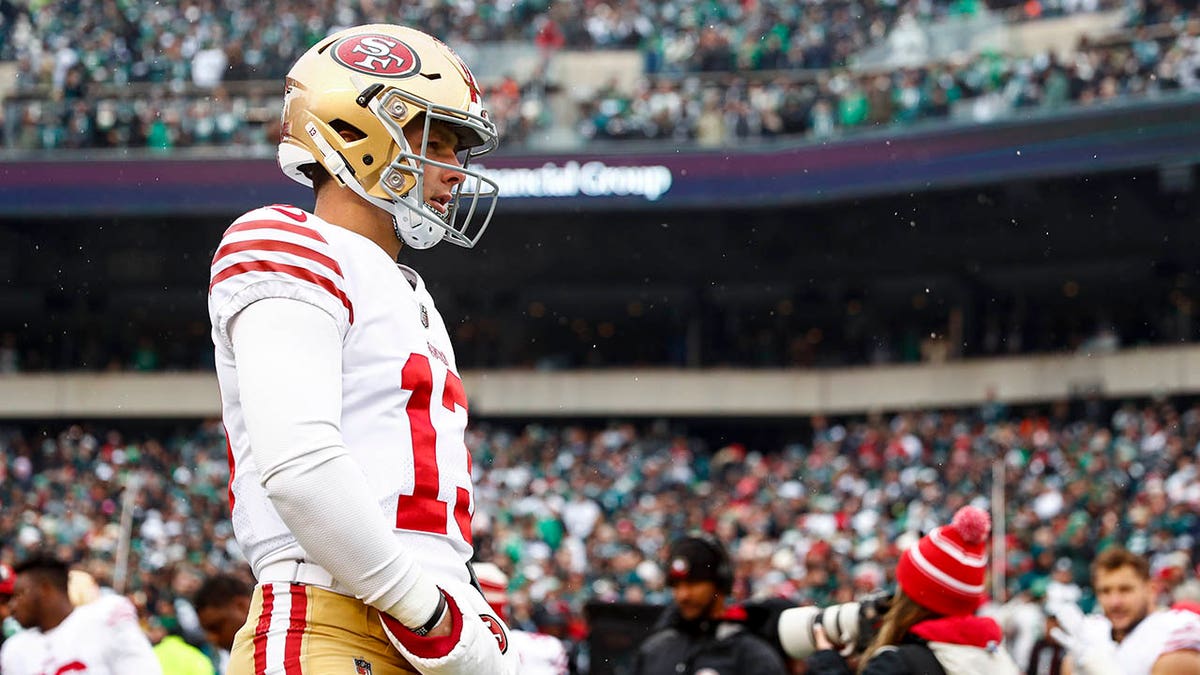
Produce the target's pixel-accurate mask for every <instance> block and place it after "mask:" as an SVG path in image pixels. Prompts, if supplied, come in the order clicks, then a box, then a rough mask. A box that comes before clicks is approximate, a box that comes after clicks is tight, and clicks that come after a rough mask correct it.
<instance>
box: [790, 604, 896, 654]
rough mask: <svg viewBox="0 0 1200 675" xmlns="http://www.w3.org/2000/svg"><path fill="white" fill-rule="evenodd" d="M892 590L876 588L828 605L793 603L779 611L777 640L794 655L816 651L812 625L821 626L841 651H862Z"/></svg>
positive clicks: (867, 643)
mask: <svg viewBox="0 0 1200 675" xmlns="http://www.w3.org/2000/svg"><path fill="white" fill-rule="evenodd" d="M891 602H892V594H891V593H890V592H887V591H878V592H876V593H872V594H870V595H867V596H865V597H863V598H861V599H859V600H857V601H855V602H844V603H842V604H840V605H830V606H828V607H813V606H809V607H793V608H791V609H786V610H784V611H783V613H782V614H780V615H779V643H780V645H781V646H782V647H783V650H784V651H785V652H787V654H788V656H790V657H792V658H793V659H803V658H807V657H808V656H809V655H810V654H812V653H813V652H815V651H817V645H816V641H817V637H816V632H815V631H814V629H815V628H816V627H817V626H821V627H822V628H824V629H825V636H826V637H827V638H829V641H830V642H832V643H833V645H834V648H835V649H837V650H838V651H840V652H842V653H844V654H853V653H857V652H862V651H863V650H864V649H866V648H867V646H868V645H870V644H871V640H873V639H875V634H876V633H878V632H879V626H880V624H881V623H882V622H883V615H884V614H887V611H888V607H890V606H891Z"/></svg>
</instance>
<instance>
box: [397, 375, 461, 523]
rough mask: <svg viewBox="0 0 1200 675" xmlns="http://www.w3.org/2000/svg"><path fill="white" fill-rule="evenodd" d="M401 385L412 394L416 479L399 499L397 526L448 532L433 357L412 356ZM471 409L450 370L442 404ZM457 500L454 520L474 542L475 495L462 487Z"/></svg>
mask: <svg viewBox="0 0 1200 675" xmlns="http://www.w3.org/2000/svg"><path fill="white" fill-rule="evenodd" d="M400 386H401V387H403V388H404V389H407V390H408V391H410V392H412V394H411V395H410V396H409V397H408V405H407V407H406V408H405V411H406V412H407V413H408V424H409V427H410V428H411V429H412V450H413V480H414V487H413V493H412V494H411V495H400V497H399V499H398V500H397V502H396V527H397V528H398V529H401V530H413V531H416V532H429V533H432V534H446V522H447V518H446V511H447V509H448V508H449V504H447V503H446V502H444V501H442V500H441V499H440V498H439V488H440V485H441V482H440V481H441V479H440V476H439V473H438V459H437V429H435V428H434V427H433V421H432V420H431V419H430V414H429V406H430V403H431V401H430V399H431V398H432V397H433V371H432V370H430V368H429V358H428V357H426V356H425V355H423V354H413V355H412V356H409V357H408V363H405V364H404V371H403V372H402V373H401V381H400ZM456 406H457V407H460V408H462V409H463V410H466V409H467V393H466V391H465V390H464V389H463V384H462V380H461V379H459V377H458V375H455V374H454V373H452V372H450V371H446V383H445V385H444V386H443V387H442V407H444V408H445V409H446V410H449V411H451V412H453V411H454V410H455V407H456ZM470 472H471V455H470V454H469V453H468V454H467V473H468V474H470ZM456 490H457V491H458V493H457V499H455V501H454V520H455V522H457V523H458V529H459V532H460V533H461V534H462V537H463V539H464V540H466V542H467V543H468V544H470V543H471V511H470V506H471V505H470V501H471V495H470V492H469V491H468V490H467V489H466V488H462V487H458V488H456Z"/></svg>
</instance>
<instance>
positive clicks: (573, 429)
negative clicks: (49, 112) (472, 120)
mask: <svg viewBox="0 0 1200 675" xmlns="http://www.w3.org/2000/svg"><path fill="white" fill-rule="evenodd" d="M805 427H806V431H805V432H803V433H799V432H793V433H791V434H787V433H778V434H771V435H763V436H762V437H761V440H758V441H753V442H740V441H739V440H738V439H735V438H729V437H727V436H726V435H725V434H723V433H718V432H715V431H712V430H703V429H697V430H694V431H689V429H688V428H687V426H686V425H683V424H680V423H669V422H665V421H660V422H652V423H633V422H627V423H616V422H614V423H611V424H608V425H588V424H541V423H539V424H528V425H524V426H520V425H515V426H502V425H493V424H487V423H482V424H477V425H475V426H473V427H472V428H471V429H470V431H469V435H468V442H469V444H470V446H471V449H472V452H473V455H474V457H475V467H476V469H475V471H476V477H477V488H476V504H477V507H476V517H475V528H476V532H475V537H476V546H477V551H478V553H477V556H478V558H479V559H483V560H492V561H494V562H496V563H497V564H499V565H500V566H501V568H502V569H504V570H505V571H506V572H507V573H508V574H509V576H510V591H511V598H512V615H513V616H512V619H513V623H514V625H515V627H519V628H524V629H530V630H534V629H536V630H540V631H544V632H548V633H552V634H556V635H560V636H562V637H564V638H566V639H567V640H568V641H570V642H571V643H572V644H574V645H575V646H576V648H577V649H578V648H579V647H580V646H581V645H582V644H583V641H584V640H585V638H586V636H587V633H588V624H587V621H586V614H585V606H586V605H587V603H589V602H601V603H609V602H633V603H643V602H648V603H664V602H667V601H668V600H669V589H666V588H665V586H664V577H663V572H662V559H661V556H662V555H663V552H664V551H665V549H666V544H667V543H668V542H669V541H670V540H671V539H673V538H675V537H678V536H682V535H683V534H686V533H688V532H692V531H697V530H703V531H706V532H710V533H712V534H714V535H715V536H716V537H718V538H719V539H720V540H721V541H722V542H724V543H725V544H726V545H727V546H728V548H729V550H730V552H731V554H732V557H733V560H734V561H735V566H736V570H737V578H738V582H737V584H736V587H735V589H734V595H735V596H736V597H737V598H738V599H739V600H742V601H746V600H761V599H764V598H770V597H783V598H788V599H790V600H793V601H795V602H799V603H803V604H820V605H828V604H830V603H835V602H846V601H850V600H852V599H855V598H857V597H861V596H862V595H864V594H865V593H867V592H869V591H871V590H874V589H878V588H894V579H892V578H891V575H892V574H893V570H894V569H895V564H896V560H897V558H898V555H899V552H900V551H901V550H902V549H903V548H904V547H905V546H907V545H908V544H911V543H912V541H914V540H915V539H916V538H917V537H919V536H920V535H921V534H922V533H925V532H927V531H928V530H930V529H931V528H933V527H935V526H937V525H938V524H941V523H943V522H945V521H946V519H947V518H948V517H949V515H950V514H952V513H953V512H954V511H955V510H956V509H957V508H959V507H961V506H963V505H965V504H975V505H979V506H982V507H985V508H990V506H991V503H992V499H993V498H994V497H997V496H999V495H1000V494H1002V495H1003V497H1002V498H1003V500H1004V503H1003V505H1002V509H1003V511H1004V513H1005V520H1004V523H1003V528H1004V529H1003V532H1002V534H1003V550H997V552H996V554H995V555H997V556H1000V557H1001V559H1002V564H1001V567H1000V569H1001V570H1002V574H1003V578H1002V579H998V580H997V581H998V583H999V584H1002V589H998V591H999V592H998V593H997V595H996V596H995V597H996V599H997V600H999V601H1000V603H1006V602H1009V601H1012V602H1016V603H1021V604H1022V606H1028V605H1030V603H1032V606H1033V607H1040V606H1041V603H1042V602H1044V601H1047V600H1059V601H1061V600H1075V601H1078V602H1080V603H1081V604H1082V606H1083V607H1085V608H1088V607H1090V606H1092V604H1093V599H1092V598H1091V590H1090V585H1089V583H1090V582H1089V576H1088V565H1089V563H1090V561H1091V559H1092V558H1093V557H1094V556H1095V554H1096V553H1097V552H1099V551H1101V550H1103V549H1105V548H1106V547H1109V546H1114V545H1116V546H1124V547H1128V548H1129V549H1130V550H1132V551H1134V552H1137V553H1139V554H1142V555H1144V556H1146V557H1147V559H1148V560H1150V562H1151V568H1152V573H1153V575H1154V579H1155V583H1156V584H1159V585H1160V588H1161V589H1162V590H1163V591H1164V592H1165V594H1164V596H1163V597H1164V598H1169V597H1170V591H1171V590H1172V589H1173V588H1175V587H1176V586H1177V585H1179V584H1180V583H1182V582H1184V581H1186V580H1189V579H1194V578H1195V577H1196V569H1195V565H1196V561H1197V560H1198V559H1200V558H1198V554H1200V541H1197V534H1198V533H1200V523H1198V522H1197V518H1198V516H1197V514H1198V513H1200V480H1198V479H1197V457H1198V456H1200V404H1197V403H1194V402H1187V401H1166V400H1163V401H1151V402H1141V403H1127V404H1124V405H1120V406H1119V407H1115V408H1111V407H1109V406H1106V405H1104V404H1103V403H1101V402H1099V401H1076V402H1073V403H1066V402H1064V403H1062V404H1060V405H1056V406H1052V407H1050V408H1048V409H1044V410H1035V409H1029V410H1009V409H1008V408H1007V407H1006V406H1004V405H1002V404H999V403H994V404H989V405H986V406H984V407H982V408H980V409H977V410H969V411H952V410H944V411H935V410H926V411H912V412H906V413H901V414H896V415H887V416H884V415H879V416H870V417H866V418H849V419H826V418H823V417H815V418H812V419H810V420H808V421H807V424H806V425H805ZM770 436H773V437H774V439H773V440H768V439H769V437H770ZM789 436H790V437H791V438H789ZM997 467H1002V473H999V472H998V469H997ZM0 472H2V474H0V475H2V476H3V480H2V481H0V485H2V486H3V487H2V488H0V489H2V490H3V494H2V495H0V503H3V504H4V509H3V511H2V512H0V541H3V542H5V544H4V546H3V548H0V560H3V561H6V562H11V561H12V560H13V559H14V558H21V557H23V556H25V555H26V554H28V553H29V552H31V551H33V550H37V549H42V550H49V551H53V552H54V553H56V554H57V555H59V556H62V557H64V558H65V559H68V560H73V561H76V562H77V563H78V565H79V566H80V567H81V568H83V569H86V570H88V571H90V572H91V573H92V574H93V575H94V576H95V577H96V579H97V580H98V581H99V582H100V583H101V584H102V585H107V586H111V585H113V583H114V577H115V576H117V575H119V574H120V572H119V571H118V569H117V568H116V567H115V563H116V560H117V548H118V543H119V533H120V528H119V521H120V516H121V512H122V505H123V504H124V503H125V502H126V500H127V499H128V500H129V504H131V505H132V511H131V514H132V522H131V525H132V533H133V537H132V541H131V545H130V556H129V558H128V560H129V566H128V576H127V577H126V578H125V579H124V580H123V581H122V582H118V583H123V584H124V590H125V592H126V593H128V594H130V596H131V597H132V598H133V599H134V601H135V603H136V604H137V605H138V607H139V610H140V611H141V613H142V618H143V619H144V620H145V621H147V622H148V623H158V624H161V623H163V622H166V623H167V624H174V625H178V623H179V622H180V620H181V617H180V616H179V615H178V611H179V606H180V603H179V601H180V600H187V599H188V598H189V594H190V593H192V592H194V591H195V589H196V587H197V586H198V584H199V583H200V581H201V580H202V579H203V578H205V577H206V576H210V575H212V574H214V573H217V572H219V571H235V572H237V571H241V572H244V571H245V567H244V565H245V563H244V561H243V559H242V558H241V556H240V554H239V552H238V549H237V546H236V543H235V541H234V539H233V537H232V533H231V530H230V526H229V516H228V512H227V507H228V503H227V500H226V497H225V490H226V483H227V480H228V468H227V465H226V462H225V440H224V435H223V431H222V427H221V425H220V423H219V422H206V423H204V424H201V425H199V426H195V427H191V428H180V429H179V430H178V431H176V432H172V433H166V432H162V431H151V430H147V431H130V430H122V429H119V428H111V427H108V426H101V425H92V424H76V425H70V426H62V427H58V428H49V429H48V430H46V431H34V430H32V429H29V428H26V429H24V430H22V429H18V428H10V429H7V430H6V431H5V432H4V433H3V436H2V443H0ZM996 476H1003V478H1002V480H1003V489H1002V493H1001V492H999V491H998V492H993V481H994V479H995V477H996ZM989 611H996V612H999V613H1001V614H1003V610H1002V609H1001V608H1000V607H999V606H997V607H993V608H991V609H990V610H989ZM183 620H184V623H185V624H186V617H184V618H183ZM1013 630H1014V631H1017V632H1018V633H1019V635H1017V634H1014V635H1013V636H1011V637H1013V638H1017V637H1020V638H1021V639H1024V640H1026V642H1027V644H1031V643H1032V639H1033V638H1034V637H1036V635H1037V632H1038V630H1039V628H1038V626H1037V624H1036V622H1034V623H1033V624H1030V623H1028V621H1026V622H1025V623H1023V624H1021V625H1020V626H1014V627H1013ZM580 658H585V659H586V656H585V655H581V656H580Z"/></svg>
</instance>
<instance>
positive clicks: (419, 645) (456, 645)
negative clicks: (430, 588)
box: [379, 582, 521, 675]
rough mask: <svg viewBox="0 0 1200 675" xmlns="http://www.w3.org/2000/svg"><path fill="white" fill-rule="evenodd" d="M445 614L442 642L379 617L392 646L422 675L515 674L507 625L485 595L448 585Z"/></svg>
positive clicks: (464, 586)
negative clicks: (447, 629)
mask: <svg viewBox="0 0 1200 675" xmlns="http://www.w3.org/2000/svg"><path fill="white" fill-rule="evenodd" d="M441 588H442V592H443V593H445V595H446V604H447V607H446V611H447V612H449V613H450V617H451V625H452V628H451V633H450V635H448V636H445V637H439V638H428V637H420V636H418V635H417V634H415V633H413V632H412V631H410V630H408V629H407V628H405V627H404V625H403V624H401V623H400V622H399V621H397V620H396V619H394V618H392V617H390V616H388V615H386V614H383V613H380V615H379V618H380V621H381V622H382V623H383V630H384V632H385V633H386V634H387V636H388V639H389V640H391V641H392V646H393V647H395V648H396V649H397V651H399V652H400V653H401V654H402V655H403V656H404V658H405V659H407V660H408V662H409V663H410V664H412V666H413V667H414V668H416V669H417V670H418V671H419V672H421V673H423V674H424V675H460V674H461V675H474V674H475V673H496V675H516V674H517V672H518V671H519V670H520V667H521V659H520V657H519V656H517V653H516V650H515V649H511V648H510V645H509V631H508V626H506V625H505V624H504V622H503V621H501V620H500V618H499V617H498V616H496V612H495V611H494V610H492V608H491V606H489V605H488V603H487V601H486V600H484V599H483V595H481V594H480V593H479V591H477V590H476V589H475V587H474V586H471V585H470V584H464V583H460V582H446V583H444V584H442V585H441Z"/></svg>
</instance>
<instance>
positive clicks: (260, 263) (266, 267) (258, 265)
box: [208, 260, 354, 324]
mask: <svg viewBox="0 0 1200 675" xmlns="http://www.w3.org/2000/svg"><path fill="white" fill-rule="evenodd" d="M246 272H277V273H279V274H286V275H288V276H292V277H296V278H297V279H300V280H302V281H307V282H309V283H310V284H315V285H317V286H320V287H321V288H323V289H325V290H327V291H329V293H330V294H332V295H333V296H334V297H336V298H337V299H338V300H341V301H342V305H344V306H345V307H346V311H348V312H350V323H352V324H353V323H354V305H353V304H352V303H351V302H350V298H349V297H348V296H347V295H346V293H345V292H344V291H343V290H342V289H340V288H338V287H337V285H336V284H334V283H333V280H331V279H330V278H329V277H323V276H321V275H319V274H317V273H315V272H313V271H311V270H307V269H305V268H303V267H297V266H296V265H284V264H283V263H277V262H271V261H269V260H252V261H249V262H242V263H237V264H234V265H230V266H229V267H226V268H225V269H223V270H221V272H220V273H219V274H217V276H215V277H213V280H212V283H210V284H209V285H208V292H209V293H211V292H212V289H213V287H214V286H216V285H217V284H219V283H221V282H222V281H225V280H226V279H228V278H229V277H233V276H237V275H239V274H244V273H246Z"/></svg>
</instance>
